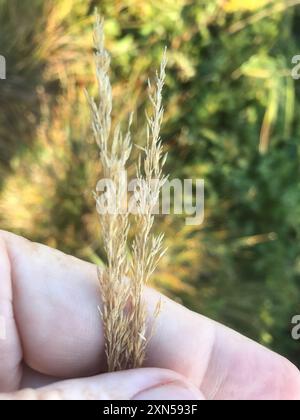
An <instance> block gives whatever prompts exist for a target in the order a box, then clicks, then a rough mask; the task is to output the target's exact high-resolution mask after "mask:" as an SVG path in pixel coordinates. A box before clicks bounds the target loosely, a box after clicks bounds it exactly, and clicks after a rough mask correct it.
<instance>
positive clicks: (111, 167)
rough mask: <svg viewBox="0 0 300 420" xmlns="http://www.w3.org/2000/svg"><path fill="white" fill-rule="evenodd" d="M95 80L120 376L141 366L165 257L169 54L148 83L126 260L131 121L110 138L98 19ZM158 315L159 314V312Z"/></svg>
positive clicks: (103, 283) (106, 302)
mask: <svg viewBox="0 0 300 420" xmlns="http://www.w3.org/2000/svg"><path fill="white" fill-rule="evenodd" d="M94 48H95V64H96V76H97V82H98V95H99V103H98V104H96V102H95V100H94V99H92V98H90V97H89V95H88V94H87V97H88V101H89V105H90V109H91V114H92V129H93V133H94V137H95V140H96V143H97V145H98V147H99V151H100V162H101V166H102V172H103V176H104V178H105V179H108V180H110V181H112V184H111V185H112V186H113V187H112V188H108V189H106V191H105V194H102V192H103V191H102V189H101V187H100V184H101V181H99V184H98V185H97V188H96V193H95V199H96V204H97V210H98V213H99V214H100V224H101V231H102V235H103V241H104V248H105V252H106V256H107V267H106V268H105V270H104V271H103V270H100V269H99V270H98V273H99V275H98V277H99V282H100V287H101V293H102V298H103V309H102V311H101V315H102V320H103V325H104V333H105V351H106V356H107V363H108V370H109V371H115V370H122V369H128V368H135V367H140V366H142V364H143V362H144V359H145V355H146V347H147V343H148V341H149V339H150V337H151V333H150V334H148V335H147V323H146V318H147V311H146V305H145V302H144V301H143V297H142V295H143V287H144V285H145V284H147V283H148V281H149V279H150V277H151V275H152V274H153V272H154V270H155V268H156V266H157V264H158V261H159V259H160V258H161V256H162V255H163V247H162V241H163V235H159V236H157V237H155V236H153V235H152V234H151V230H152V227H153V224H154V216H153V212H154V210H155V208H156V207H157V205H158V202H159V194H160V189H161V187H162V185H163V183H164V181H165V177H164V176H163V173H162V169H163V166H164V163H165V160H166V155H164V154H163V148H162V144H161V139H160V126H161V123H162V119H163V107H162V89H163V85H164V79H165V68H166V62H167V60H166V53H165V54H164V58H163V61H162V64H161V67H160V71H159V73H157V74H156V83H155V88H154V89H153V88H152V85H151V82H150V81H149V98H150V101H151V104H152V109H153V111H152V115H151V116H148V115H147V142H146V146H145V148H143V155H144V156H143V157H142V156H140V159H139V163H138V165H137V181H138V184H139V187H140V188H139V189H138V191H137V194H138V199H137V206H136V212H135V221H136V223H137V226H138V232H137V234H136V236H135V238H134V240H133V244H132V247H131V248H132V258H131V260H130V259H129V258H128V252H127V249H128V233H129V229H130V209H129V208H128V207H127V206H124V203H127V190H126V189H125V183H124V182H123V181H124V174H125V173H126V168H127V163H128V159H129V157H130V153H131V149H132V139H131V134H130V127H131V123H132V115H131V116H130V117H129V123H128V130H127V132H126V133H125V135H123V134H122V131H121V128H120V124H118V125H117V126H116V128H115V130H114V131H113V132H112V127H111V126H112V124H111V113H112V109H113V98H112V87H111V84H110V79H109V70H110V56H109V54H108V52H107V51H106V49H105V47H104V21H103V19H101V18H100V17H99V16H98V15H97V16H96V23H95V31H94ZM112 202H114V211H113V212H111V211H107V212H103V211H102V209H103V205H105V203H106V204H107V203H112ZM157 309H158V308H157Z"/></svg>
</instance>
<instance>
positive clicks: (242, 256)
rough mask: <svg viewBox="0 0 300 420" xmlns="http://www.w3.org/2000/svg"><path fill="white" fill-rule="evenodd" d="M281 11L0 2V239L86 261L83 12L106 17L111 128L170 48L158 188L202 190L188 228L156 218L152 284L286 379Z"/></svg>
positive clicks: (287, 223)
mask: <svg viewBox="0 0 300 420" xmlns="http://www.w3.org/2000/svg"><path fill="white" fill-rule="evenodd" d="M299 3H300V1H296V0H293V1H292V0H284V1H281V0H274V1H273V0H209V1H208V0H176V1H174V0H152V1H146V0H120V1H119V0H115V1H111V0H101V1H92V0H90V1H88V0H86V1H82V0H59V1H58V0H47V1H43V0H23V1H22V2H20V1H17V0H0V54H2V55H4V56H5V57H6V59H7V80H6V81H0V110H1V111H0V226H1V228H2V229H8V230H11V231H13V232H16V233H19V234H21V235H24V236H26V237H28V238H30V239H32V240H36V241H40V242H43V243H46V244H48V245H50V246H54V247H58V248H59V249H61V250H63V251H65V252H68V253H72V254H75V255H77V256H78V257H80V258H84V259H86V260H90V261H94V262H98V263H101V261H102V258H103V251H102V247H101V242H100V241H99V228H98V221H97V217H96V214H95V209H94V202H93V198H92V194H91V190H92V189H93V188H94V185H95V181H96V178H97V176H98V174H99V167H98V162H97V151H96V147H95V146H94V144H93V141H92V139H91V135H90V129H89V111H88V107H87V104H86V101H85V98H84V94H83V87H84V86H87V87H88V88H89V90H90V91H91V92H92V91H93V89H94V70H93V66H92V64H93V63H92V47H91V45H92V44H91V23H92V20H93V17H92V12H93V9H94V7H95V6H96V5H98V7H99V10H100V12H101V13H102V14H103V15H104V16H105V18H106V32H107V45H108V48H109V50H110V51H111V53H112V57H113V74H112V79H113V83H114V95H115V104H116V106H115V115H116V116H118V117H120V116H121V118H122V117H123V116H124V117H126V116H127V114H128V112H129V111H130V110H131V109H136V110H137V112H136V114H135V115H136V117H135V121H134V136H135V141H136V142H137V143H142V142H143V138H144V128H145V127H143V126H142V125H141V124H142V122H143V121H144V119H143V113H144V109H145V99H146V96H145V92H146V79H147V76H148V74H151V73H152V72H153V69H154V67H156V66H157V65H158V63H159V61H160V58H161V52H162V50H163V48H164V46H165V45H167V46H168V48H169V68H168V79H167V87H166V95H165V104H166V117H165V125H164V129H163V139H164V142H165V145H166V148H167V149H168V150H169V154H170V158H169V163H168V165H169V168H168V169H169V171H170V173H171V174H172V176H173V177H180V178H191V177H193V178H196V177H198V178H204V179H205V181H206V217H205V223H204V225H203V226H201V228H199V227H186V226H185V224H184V220H183V218H180V217H177V216H168V217H165V218H162V219H161V220H160V221H159V223H158V226H157V228H158V229H163V230H164V231H166V235H167V245H168V246H169V252H168V256H167V257H166V258H165V259H164V261H163V262H162V264H161V265H160V269H159V272H158V273H157V276H156V279H155V286H156V287H158V288H160V289H161V290H163V291H164V292H165V293H167V294H168V295H170V296H172V297H173V298H176V299H178V300H180V301H182V302H183V303H184V304H186V305H187V306H189V307H190V308H192V309H194V310H196V311H199V312H201V313H203V314H205V315H207V316H209V317H212V318H214V319H217V320H219V321H220V322H223V323H225V324H227V325H229V326H231V327H233V328H235V329H237V330H238V331H240V332H241V333H244V334H246V335H248V336H250V337H252V338H254V339H255V340H258V341H260V342H261V343H263V344H264V345H267V346H269V347H270V348H273V349H274V350H276V351H279V352H281V353H282V354H284V355H286V356H288V357H289V358H290V359H292V360H293V361H294V362H296V363H297V364H298V366H300V343H299V342H296V341H293V340H292V339H291V335H290V330H291V318H292V316H293V315H295V314H299V313H300V183H299V147H300V146H299V137H300V123H299V121H300V120H299V118H298V115H299V113H300V82H297V81H294V80H293V79H292V78H291V76H290V74H291V67H292V64H291V59H292V57H293V56H294V55H296V54H297V53H298V54H299V48H298V47H297V45H298V42H299V37H300V31H299V27H300V10H299V7H297V4H299Z"/></svg>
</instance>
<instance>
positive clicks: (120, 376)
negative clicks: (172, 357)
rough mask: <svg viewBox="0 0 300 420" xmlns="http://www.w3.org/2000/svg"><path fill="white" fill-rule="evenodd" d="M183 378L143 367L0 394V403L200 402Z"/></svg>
mask: <svg viewBox="0 0 300 420" xmlns="http://www.w3.org/2000/svg"><path fill="white" fill-rule="evenodd" d="M203 399H204V397H203V395H202V394H201V392H200V391H199V390H198V389H197V388H196V387H195V386H194V385H192V384H190V383H189V382H188V381H187V380H186V379H185V378H184V377H183V376H181V375H179V374H177V373H175V372H173V371H170V370H165V369H156V368H143V369H133V370H127V371H122V372H114V373H105V374H103V375H98V376H94V377H91V378H84V379H72V380H67V381H62V382H56V383H54V384H51V385H49V386H46V387H43V388H39V389H35V390H34V389H24V390H21V391H18V392H15V393H8V394H0V400H203Z"/></svg>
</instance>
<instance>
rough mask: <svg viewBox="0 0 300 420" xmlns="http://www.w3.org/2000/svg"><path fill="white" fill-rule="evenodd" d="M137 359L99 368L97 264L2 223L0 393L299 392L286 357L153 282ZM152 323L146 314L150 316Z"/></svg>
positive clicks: (192, 395)
mask: <svg viewBox="0 0 300 420" xmlns="http://www.w3.org/2000/svg"><path fill="white" fill-rule="evenodd" d="M145 299H146V301H147V303H148V305H149V313H151V312H152V311H153V308H154V307H155V304H156V302H157V300H158V299H162V311H161V314H160V316H159V318H158V321H157V326H156V333H155V335H154V337H153V339H152V341H151V343H150V345H149V349H148V354H147V362H146V366H145V367H144V368H142V369H137V370H131V371H125V372H118V373H110V374H108V373H104V372H105V355H104V339H103V331H102V327H101V318H100V315H99V310H98V306H99V305H101V296H100V291H99V285H98V279H97V271H96V267H95V266H94V265H92V264H89V263H86V262H83V261H81V260H78V259H76V258H74V257H72V256H68V255H65V254H63V253H61V252H59V251H56V250H53V249H51V248H48V247H46V246H43V245H40V244H36V243H32V242H30V241H28V240H26V239H24V238H21V237H19V236H16V235H13V234H11V233H8V232H4V231H0V317H1V318H0V320H1V323H0V325H2V329H3V325H4V326H5V337H4V336H3V331H2V332H1V334H0V399H33V400H47V399H112V400H113V399H125V400H129V399H163V400H164V399H171V400H176V399H187V400H189V399H190V400H191V399H198V400H201V399H274V400H282V399H294V400H299V399H300V373H299V371H298V369H297V368H296V367H295V366H293V365H292V364H291V363H290V362H289V361H288V360H286V359H284V358H283V357H281V356H279V355H277V354H275V353H273V352H271V351H269V350H267V349H265V348H264V347H262V346H260V345H259V344H257V343H255V342H253V341H251V340H249V339H247V338H245V337H243V336H241V335H239V334H238V333H236V332H234V331H232V330H230V329H228V328H226V327H224V326H222V325H220V324H217V323H215V322H214V321H211V320H209V319H207V318H205V317H203V316H201V315H198V314H195V313H193V312H191V311H189V310H187V309H186V308H184V307H182V306H180V305H179V304H177V303H174V302H172V301H171V300H169V299H167V298H165V297H163V296H161V295H159V294H158V293H157V292H154V291H153V290H150V289H149V290H146V291H145ZM149 323H151V319H149Z"/></svg>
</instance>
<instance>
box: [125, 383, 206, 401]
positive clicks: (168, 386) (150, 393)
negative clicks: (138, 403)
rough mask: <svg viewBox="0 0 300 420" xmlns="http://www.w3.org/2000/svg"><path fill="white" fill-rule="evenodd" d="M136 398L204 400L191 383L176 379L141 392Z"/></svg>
mask: <svg viewBox="0 0 300 420" xmlns="http://www.w3.org/2000/svg"><path fill="white" fill-rule="evenodd" d="M133 399H134V400H203V399H204V397H203V395H202V394H201V392H200V391H199V390H198V389H197V388H196V387H194V386H193V385H191V384H189V383H185V382H183V381H174V382H169V383H165V384H159V385H156V386H154V387H152V388H148V389H146V390H144V391H141V392H139V393H138V394H137V395H135V397H134V398H133Z"/></svg>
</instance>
